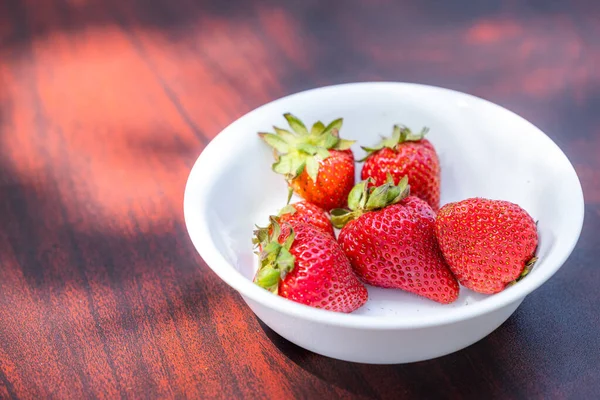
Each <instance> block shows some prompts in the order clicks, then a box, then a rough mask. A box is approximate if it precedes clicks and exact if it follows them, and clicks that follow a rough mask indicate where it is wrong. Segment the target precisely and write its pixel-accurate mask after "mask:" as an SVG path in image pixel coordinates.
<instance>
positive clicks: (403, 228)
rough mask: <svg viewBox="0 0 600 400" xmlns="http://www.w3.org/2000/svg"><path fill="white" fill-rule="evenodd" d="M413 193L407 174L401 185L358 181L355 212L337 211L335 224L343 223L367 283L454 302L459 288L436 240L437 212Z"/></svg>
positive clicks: (344, 237)
mask: <svg viewBox="0 0 600 400" xmlns="http://www.w3.org/2000/svg"><path fill="white" fill-rule="evenodd" d="M408 193H409V186H408V180H407V179H406V177H404V178H402V179H401V180H400V183H399V184H398V186H394V184H393V181H392V178H391V177H389V180H388V183H385V184H383V185H381V186H378V187H377V188H371V189H369V182H368V181H362V182H360V183H359V184H357V185H356V186H355V187H354V189H352V192H350V195H349V197H348V205H349V207H350V211H348V210H341V209H337V210H333V211H332V212H331V214H332V222H333V224H334V226H336V227H338V228H340V227H343V228H342V231H341V232H340V235H339V237H338V241H339V243H340V245H341V246H342V249H343V250H344V252H345V253H346V255H347V256H348V258H349V259H350V263H351V264H352V267H353V268H354V272H356V274H357V275H358V276H359V278H361V279H362V280H363V281H364V282H366V283H368V284H371V285H373V286H380V287H385V288H399V289H403V290H406V291H408V292H411V293H415V294H418V295H421V296H425V297H427V298H429V299H431V300H434V301H437V302H439V303H443V304H447V303H452V302H453V301H454V300H456V299H457V297H458V292H459V286H458V282H457V281H456V279H455V278H454V276H453V275H452V272H450V269H449V268H448V265H446V262H445V261H444V258H443V257H442V253H441V251H440V249H439V247H438V245H437V241H436V239H435V232H434V223H435V213H434V212H433V210H432V209H431V207H430V206H429V205H428V204H427V203H426V202H425V201H423V200H421V199H419V198H418V197H415V196H408ZM407 196H408V197H407Z"/></svg>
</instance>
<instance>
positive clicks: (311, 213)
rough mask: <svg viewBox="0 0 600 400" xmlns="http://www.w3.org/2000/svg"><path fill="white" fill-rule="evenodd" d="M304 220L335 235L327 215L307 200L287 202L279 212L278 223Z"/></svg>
mask: <svg viewBox="0 0 600 400" xmlns="http://www.w3.org/2000/svg"><path fill="white" fill-rule="evenodd" d="M292 222H304V223H306V224H309V225H312V226H314V227H315V228H318V229H320V230H321V231H323V232H325V233H327V234H329V235H331V236H333V237H335V234H334V232H333V226H332V225H331V221H330V220H329V215H328V214H327V213H326V212H325V210H323V209H322V208H319V207H317V206H315V205H314V204H311V203H309V202H307V201H301V202H298V203H294V204H288V205H287V206H285V207H283V208H282V209H281V211H280V212H279V223H280V224H285V223H292Z"/></svg>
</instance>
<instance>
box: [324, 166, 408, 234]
mask: <svg viewBox="0 0 600 400" xmlns="http://www.w3.org/2000/svg"><path fill="white" fill-rule="evenodd" d="M370 182H371V178H369V179H367V180H364V181H361V182H359V183H357V184H356V185H355V186H354V187H353V188H352V190H351V191H350V194H348V208H349V209H344V208H336V209H333V210H331V223H332V224H333V226H335V227H336V228H338V229H341V228H343V227H344V226H345V225H346V224H347V223H348V222H350V221H352V220H353V219H356V218H358V217H360V216H361V215H363V214H364V213H366V212H369V211H375V210H379V209H382V208H385V207H387V206H389V205H392V204H396V203H398V202H400V201H401V200H402V199H404V198H405V197H407V196H408V195H409V194H410V186H409V184H408V178H407V177H406V176H405V177H403V178H402V179H400V181H399V182H398V185H395V184H394V179H393V178H392V176H391V175H390V174H389V173H388V174H387V182H386V183H384V184H383V185H381V186H377V187H375V188H369V183H370Z"/></svg>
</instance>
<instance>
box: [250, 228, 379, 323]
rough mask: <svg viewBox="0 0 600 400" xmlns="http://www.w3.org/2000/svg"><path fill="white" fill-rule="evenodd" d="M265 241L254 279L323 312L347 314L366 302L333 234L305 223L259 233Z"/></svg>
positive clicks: (258, 238) (364, 291) (260, 240)
mask: <svg viewBox="0 0 600 400" xmlns="http://www.w3.org/2000/svg"><path fill="white" fill-rule="evenodd" d="M254 243H255V244H256V243H261V244H262V245H263V250H262V251H261V252H260V253H259V260H260V264H259V269H258V272H257V274H256V277H255V279H254V282H255V283H256V284H257V285H259V286H261V287H263V288H265V289H267V290H269V291H271V292H273V293H275V294H278V295H279V296H281V297H285V298H287V299H290V300H293V301H295V302H298V303H302V304H306V305H308V306H312V307H316V308H323V309H325V310H331V311H337V312H344V313H349V312H352V311H354V310H356V309H357V308H359V307H361V306H362V305H364V304H365V303H366V301H367V298H368V293H367V289H366V288H365V287H364V286H363V284H362V283H361V282H360V281H359V280H358V278H357V277H356V276H355V275H354V273H353V272H352V267H351V266H350V262H349V261H348V259H347V258H346V256H345V255H344V252H343V251H342V249H341V248H340V246H339V244H338V243H337V241H336V240H335V238H334V237H332V236H331V235H329V234H327V233H324V232H322V231H321V230H319V229H318V228H315V227H314V226H312V225H309V224H306V223H303V222H291V223H287V224H285V225H283V227H281V226H280V225H279V223H278V221H277V219H276V218H274V217H272V218H271V233H269V228H260V229H258V230H257V231H255V240H254Z"/></svg>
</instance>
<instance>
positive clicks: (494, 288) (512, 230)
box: [435, 198, 538, 294]
mask: <svg viewBox="0 0 600 400" xmlns="http://www.w3.org/2000/svg"><path fill="white" fill-rule="evenodd" d="M435 229H436V236H437V238H438V242H439V244H440V249H441V250H442V253H443V254H444V258H445V259H446V261H447V262H448V265H449V266H450V268H451V269H452V271H453V272H454V274H455V275H456V277H457V278H458V280H459V282H460V283H461V284H462V285H464V286H465V287H467V288H469V289H471V290H474V291H476V292H479V293H485V294H493V293H498V292H500V291H502V290H504V288H505V287H506V285H507V284H508V283H510V282H512V281H514V280H515V279H517V278H518V277H519V275H521V273H522V272H523V269H524V268H525V264H526V263H527V262H528V261H529V260H531V258H532V257H534V255H535V250H536V248H537V244H538V235H537V227H536V224H535V222H534V220H533V218H531V216H530V215H529V214H528V213H527V212H526V211H525V210H523V209H522V208H521V207H519V206H518V205H516V204H514V203H510V202H508V201H502V200H488V199H483V198H472V199H467V200H463V201H460V202H457V203H450V204H446V205H445V206H444V207H442V208H441V209H440V211H439V213H438V215H437V217H436V222H435Z"/></svg>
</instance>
